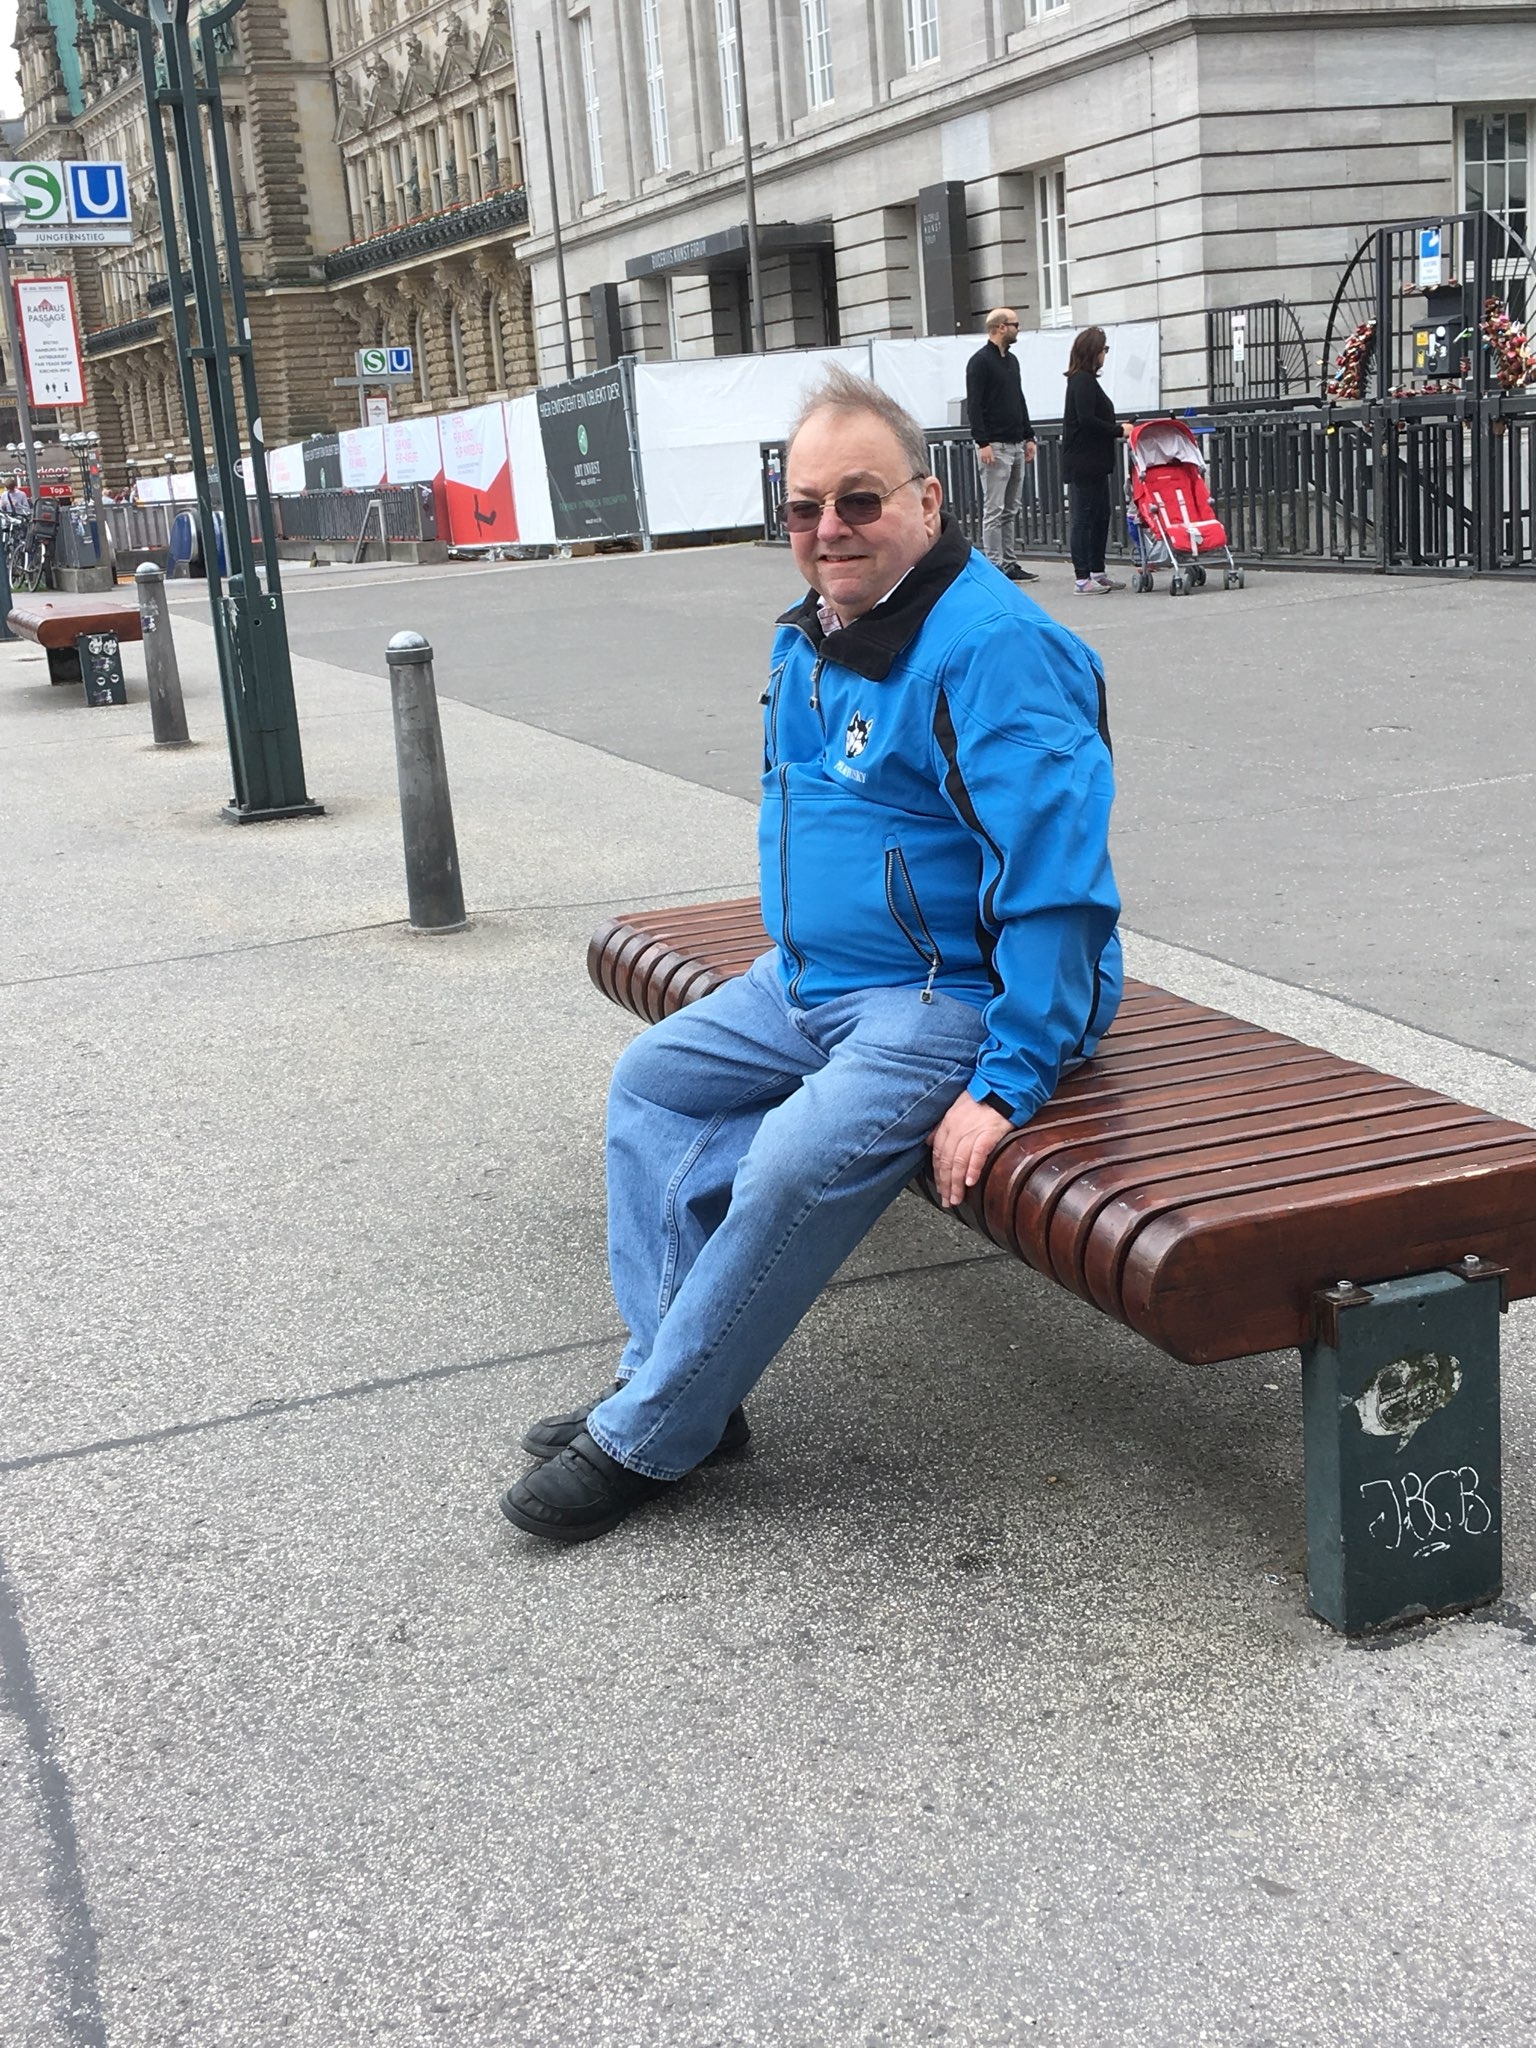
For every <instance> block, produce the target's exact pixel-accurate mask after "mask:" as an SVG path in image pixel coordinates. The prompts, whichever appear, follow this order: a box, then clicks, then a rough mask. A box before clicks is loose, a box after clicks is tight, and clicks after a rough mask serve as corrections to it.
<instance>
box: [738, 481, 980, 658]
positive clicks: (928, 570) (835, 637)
mask: <svg viewBox="0 0 1536 2048" xmlns="http://www.w3.org/2000/svg"><path fill="white" fill-rule="evenodd" d="M970 553H971V544H970V542H969V541H968V540H967V539H966V537H965V535H964V534H963V533H962V532H961V531H960V528H959V527H958V526H957V525H956V524H955V522H954V520H953V519H952V518H951V517H950V515H949V514H948V513H947V512H945V513H944V514H943V515H942V516H941V518H940V522H939V537H938V539H937V540H936V541H935V542H934V544H933V546H932V547H931V548H930V549H929V550H928V552H927V554H926V555H924V556H923V559H922V560H921V561H920V562H919V563H918V564H917V566H916V567H915V568H913V569H909V570H908V572H907V574H906V575H905V576H903V577H902V579H901V581H900V583H898V584H897V586H896V588H895V589H894V590H893V591H892V592H891V594H890V596H889V597H887V598H884V599H882V601H881V602H880V603H879V604H877V605H876V606H875V608H874V610H873V611H869V612H866V613H865V614H864V616H863V618H861V619H855V620H854V622H853V624H852V625H851V626H843V627H840V628H839V629H838V631H837V632H835V633H823V632H822V630H821V620H820V619H819V618H818V617H817V616H816V606H817V603H818V599H817V596H816V593H815V591H814V590H808V591H807V592H806V594H805V596H804V598H803V599H802V600H801V602H800V603H799V604H797V605H794V606H792V607H791V608H790V610H788V611H787V612H785V613H784V614H783V616H782V617H781V618H780V619H778V620H777V621H776V622H775V623H776V624H778V625H780V626H798V627H799V628H800V630H801V632H802V633H804V634H805V636H806V638H807V639H808V640H809V641H810V643H811V645H812V646H813V647H814V648H815V649H816V652H817V653H818V654H819V655H824V656H825V657H826V659H827V660H828V661H835V662H836V663H837V665H838V666H839V668H851V669H852V670H853V672H854V674H855V675H860V676H863V677H865V679H866V680H867V681H869V682H871V683H883V682H884V681H885V679H886V677H887V676H888V675H889V674H890V672H891V670H892V669H893V668H894V667H895V665H896V661H897V658H898V657H899V656H900V654H901V653H902V651H903V649H904V648H905V647H906V646H907V644H908V643H909V641H912V640H915V639H916V638H917V635H918V633H919V632H920V631H921V629H922V627H923V624H924V622H925V621H926V620H927V617H928V614H929V613H930V612H931V611H932V610H933V608H934V606H935V605H936V604H937V603H938V601H939V599H940V598H941V597H942V596H943V595H944V593H945V591H946V590H948V588H949V586H950V585H951V583H953V582H954V580H955V578H956V577H957V576H958V575H959V574H960V571H961V570H962V569H963V568H964V567H965V565H966V563H967V561H968V560H969V559H970Z"/></svg>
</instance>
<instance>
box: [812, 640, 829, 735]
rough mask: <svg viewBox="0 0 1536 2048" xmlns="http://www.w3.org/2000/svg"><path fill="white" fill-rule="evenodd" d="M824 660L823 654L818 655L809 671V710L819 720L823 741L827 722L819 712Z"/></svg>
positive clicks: (820, 711)
mask: <svg viewBox="0 0 1536 2048" xmlns="http://www.w3.org/2000/svg"><path fill="white" fill-rule="evenodd" d="M826 658H827V657H826V656H825V655H824V654H818V655H817V657H816V662H815V666H814V667H813V668H812V670H811V709H812V710H813V711H814V712H815V714H816V716H817V718H818V719H819V720H820V723H821V736H822V738H823V739H825V738H826V736H827V721H826V719H825V718H824V717H822V710H821V665H822V663H823V662H824V661H825V660H826Z"/></svg>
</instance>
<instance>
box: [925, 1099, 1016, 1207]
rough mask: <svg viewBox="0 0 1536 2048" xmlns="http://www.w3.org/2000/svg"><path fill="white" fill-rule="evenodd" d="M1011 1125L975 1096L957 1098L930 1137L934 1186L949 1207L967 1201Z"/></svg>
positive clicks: (942, 1200)
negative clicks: (969, 1191)
mask: <svg viewBox="0 0 1536 2048" xmlns="http://www.w3.org/2000/svg"><path fill="white" fill-rule="evenodd" d="M1012 1128H1013V1126H1012V1125H1011V1124H1010V1123H1009V1121H1008V1119H1007V1117H1005V1116H1003V1115H1001V1114H1000V1113H999V1112H998V1111H997V1110H995V1109H989V1108H988V1107H987V1105H986V1103H984V1102H978V1101H977V1100H976V1098H975V1096H974V1095H961V1096H958V1097H957V1098H956V1100H955V1101H954V1103H953V1104H952V1105H951V1106H950V1109H949V1112H948V1114H947V1115H946V1116H945V1118H944V1121H943V1123H941V1124H940V1125H939V1127H938V1129H937V1130H936V1131H935V1132H934V1133H933V1135H932V1136H931V1137H930V1139H929V1140H928V1142H929V1144H930V1145H931V1146H932V1147H933V1179H934V1185H935V1186H936V1187H937V1188H938V1191H939V1200H940V1201H941V1202H942V1203H943V1205H944V1207H945V1208H946V1209H954V1208H956V1207H958V1205H959V1204H960V1203H961V1202H963V1201H964V1200H965V1191H966V1189H967V1188H973V1187H975V1185H976V1183H977V1181H979V1180H980V1179H981V1169H982V1168H983V1167H984V1166H985V1165H986V1163H987V1161H988V1159H990V1158H991V1156H992V1152H993V1148H994V1147H995V1146H997V1145H999V1144H1001V1143H1002V1141H1003V1139H1004V1138H1005V1137H1006V1136H1007V1134H1008V1132H1009V1131H1010V1130H1012Z"/></svg>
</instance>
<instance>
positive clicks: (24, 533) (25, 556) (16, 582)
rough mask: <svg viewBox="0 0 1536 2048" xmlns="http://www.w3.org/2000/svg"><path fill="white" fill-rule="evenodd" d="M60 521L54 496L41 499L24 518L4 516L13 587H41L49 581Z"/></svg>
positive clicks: (6, 548) (38, 588)
mask: <svg viewBox="0 0 1536 2048" xmlns="http://www.w3.org/2000/svg"><path fill="white" fill-rule="evenodd" d="M58 522H59V512H58V506H57V505H56V504H55V503H54V501H53V500H52V499H51V498H43V499H41V500H39V502H38V504H37V505H36V506H35V507H34V508H33V510H32V511H31V512H30V513H29V514H28V515H27V516H25V517H23V518H17V517H14V516H8V517H6V518H5V521H4V528H3V534H4V546H5V559H6V567H7V569H8V570H9V572H10V579H11V588H12V590H41V589H43V588H44V586H45V585H46V584H47V582H48V580H49V576H50V574H51V572H52V569H53V549H54V538H55V535H56V534H57V531H58Z"/></svg>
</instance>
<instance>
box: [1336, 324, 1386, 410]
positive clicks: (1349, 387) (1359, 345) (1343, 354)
mask: <svg viewBox="0 0 1536 2048" xmlns="http://www.w3.org/2000/svg"><path fill="white" fill-rule="evenodd" d="M1375 346H1376V322H1375V321H1374V320H1362V321H1361V322H1360V325H1359V326H1358V327H1357V328H1356V329H1355V331H1354V333H1353V334H1352V335H1351V336H1350V337H1349V339H1348V341H1346V342H1345V344H1344V346H1343V348H1342V349H1341V350H1340V351H1339V353H1338V355H1336V356H1335V357H1334V359H1333V360H1334V367H1335V369H1336V370H1337V371H1338V373H1339V374H1338V375H1337V376H1336V377H1330V378H1329V380H1328V396H1329V397H1330V398H1358V397H1359V396H1360V394H1361V392H1362V391H1363V390H1364V388H1365V370H1366V365H1367V364H1368V363H1369V362H1370V360H1371V351H1372V350H1373V349H1374V348H1375Z"/></svg>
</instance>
